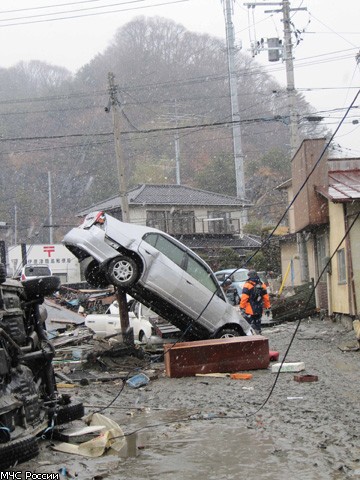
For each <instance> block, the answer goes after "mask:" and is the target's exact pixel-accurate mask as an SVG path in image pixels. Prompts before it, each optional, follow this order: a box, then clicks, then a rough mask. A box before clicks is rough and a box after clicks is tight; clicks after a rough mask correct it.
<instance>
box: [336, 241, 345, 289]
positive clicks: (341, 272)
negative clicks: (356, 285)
mask: <svg viewBox="0 0 360 480" xmlns="http://www.w3.org/2000/svg"><path fill="white" fill-rule="evenodd" d="M337 264H338V283H342V284H344V283H346V262H345V249H344V248H342V249H340V250H338V252H337Z"/></svg>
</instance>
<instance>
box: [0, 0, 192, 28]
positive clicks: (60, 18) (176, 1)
mask: <svg viewBox="0 0 360 480" xmlns="http://www.w3.org/2000/svg"><path fill="white" fill-rule="evenodd" d="M135 1H136V2H138V1H144V0H132V1H129V2H125V3H133V2H135ZM188 1H189V0H172V1H167V2H163V3H155V4H153V5H144V6H141V7H131V8H130V7H129V8H122V9H118V10H108V11H106V12H96V13H86V14H82V15H69V16H67V17H57V18H47V19H43V20H31V21H29V22H16V23H6V24H4V25H0V28H4V27H14V26H18V25H31V24H35V23H44V22H55V21H58V20H72V19H75V18H84V17H92V16H95V15H96V16H98V15H108V14H111V13H119V12H128V11H131V10H140V9H144V8H154V7H162V6H164V5H173V4H175V3H184V2H188ZM119 5H121V4H119ZM94 8H95V7H94ZM25 18H26V17H25Z"/></svg>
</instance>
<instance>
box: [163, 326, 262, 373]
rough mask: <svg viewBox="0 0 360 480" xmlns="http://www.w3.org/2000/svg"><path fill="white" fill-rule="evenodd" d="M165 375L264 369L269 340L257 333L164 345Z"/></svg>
mask: <svg viewBox="0 0 360 480" xmlns="http://www.w3.org/2000/svg"><path fill="white" fill-rule="evenodd" d="M164 351H165V372H166V375H167V376H168V377H189V376H193V375H196V374H199V373H202V374H205V373H234V372H239V371H244V370H256V369H260V368H268V366H269V363H270V357H269V340H268V339H267V338H265V337H263V336H261V335H252V336H244V337H232V338H218V339H212V340H199V341H196V342H183V343H177V344H176V345H174V346H173V347H172V345H171V344H165V345H164Z"/></svg>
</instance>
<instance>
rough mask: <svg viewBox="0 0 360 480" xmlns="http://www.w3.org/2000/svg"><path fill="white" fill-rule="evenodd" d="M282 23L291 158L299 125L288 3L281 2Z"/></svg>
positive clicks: (297, 145) (286, 1)
mask: <svg viewBox="0 0 360 480" xmlns="http://www.w3.org/2000/svg"><path fill="white" fill-rule="evenodd" d="M282 12H283V23H284V46H285V67H286V85H287V98H288V106H289V117H290V148H291V157H293V156H294V155H295V152H296V150H297V149H298V147H299V124H298V115H297V108H296V91H295V78H294V63H293V53H292V41H291V30H290V2H289V0H283V8H282Z"/></svg>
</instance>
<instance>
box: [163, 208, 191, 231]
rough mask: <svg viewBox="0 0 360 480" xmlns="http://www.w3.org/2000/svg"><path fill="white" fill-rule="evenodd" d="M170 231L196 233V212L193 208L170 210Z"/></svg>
mask: <svg viewBox="0 0 360 480" xmlns="http://www.w3.org/2000/svg"><path fill="white" fill-rule="evenodd" d="M168 213H169V215H168V220H169V221H168V225H169V231H168V233H170V234H174V233H194V232H195V213H194V211H193V210H175V211H174V212H168Z"/></svg>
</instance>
